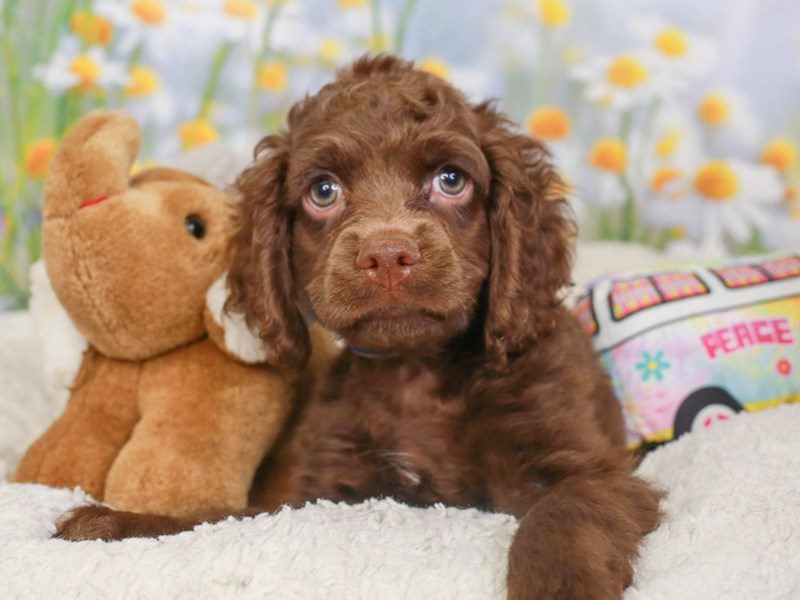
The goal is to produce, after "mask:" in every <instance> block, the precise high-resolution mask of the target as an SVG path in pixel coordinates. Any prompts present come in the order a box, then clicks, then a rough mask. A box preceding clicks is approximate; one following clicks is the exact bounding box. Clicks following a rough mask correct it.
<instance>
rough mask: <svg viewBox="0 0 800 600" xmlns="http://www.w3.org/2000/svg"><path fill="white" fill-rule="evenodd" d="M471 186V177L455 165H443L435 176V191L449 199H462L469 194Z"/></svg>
mask: <svg viewBox="0 0 800 600" xmlns="http://www.w3.org/2000/svg"><path fill="white" fill-rule="evenodd" d="M471 187H472V186H471V185H470V180H469V177H467V175H466V174H465V173H464V172H463V171H461V170H460V169H457V168H455V167H451V166H445V167H442V168H441V169H439V171H438V172H437V173H436V175H434V177H433V189H434V192H436V194H438V195H440V196H443V197H444V198H447V199H452V200H461V199H463V198H465V197H466V196H467V195H468V194H469V191H470V188H471Z"/></svg>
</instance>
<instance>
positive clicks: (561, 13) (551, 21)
mask: <svg viewBox="0 0 800 600" xmlns="http://www.w3.org/2000/svg"><path fill="white" fill-rule="evenodd" d="M538 5H539V6H538V8H539V17H540V18H541V19H542V23H544V25H545V26H546V27H563V26H564V25H566V24H567V23H569V18H570V14H571V13H570V8H569V6H568V5H567V3H566V2H564V0H539V1H538Z"/></svg>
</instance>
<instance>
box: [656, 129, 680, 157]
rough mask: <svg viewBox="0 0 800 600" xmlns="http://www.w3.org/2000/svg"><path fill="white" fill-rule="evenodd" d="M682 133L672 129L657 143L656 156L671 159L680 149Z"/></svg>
mask: <svg viewBox="0 0 800 600" xmlns="http://www.w3.org/2000/svg"><path fill="white" fill-rule="evenodd" d="M681 137H682V136H681V132H680V130H678V129H670V130H669V131H667V133H665V134H664V135H663V136H662V137H661V139H659V140H658V141H657V142H656V147H655V150H656V154H658V156H660V157H661V158H671V157H672V155H674V154H675V150H677V149H678V144H680V142H681Z"/></svg>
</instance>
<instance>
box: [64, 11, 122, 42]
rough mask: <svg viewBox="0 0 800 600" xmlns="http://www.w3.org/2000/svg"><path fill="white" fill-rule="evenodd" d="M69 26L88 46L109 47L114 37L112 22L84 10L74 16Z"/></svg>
mask: <svg viewBox="0 0 800 600" xmlns="http://www.w3.org/2000/svg"><path fill="white" fill-rule="evenodd" d="M69 26H70V29H72V32H73V33H74V34H75V35H77V36H78V37H79V38H81V41H83V43H84V44H86V45H87V46H108V45H109V44H110V43H111V40H112V38H113V37H114V26H113V25H112V24H111V21H109V20H108V19H104V18H103V17H100V16H98V15H93V14H91V13H88V12H85V11H82V10H79V11H77V12H75V14H73V15H72V18H71V19H70V21H69Z"/></svg>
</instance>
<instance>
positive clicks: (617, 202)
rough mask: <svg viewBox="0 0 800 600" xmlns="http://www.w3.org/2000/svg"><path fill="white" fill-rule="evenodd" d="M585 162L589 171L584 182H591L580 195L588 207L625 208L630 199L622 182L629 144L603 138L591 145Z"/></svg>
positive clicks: (626, 164)
mask: <svg viewBox="0 0 800 600" xmlns="http://www.w3.org/2000/svg"><path fill="white" fill-rule="evenodd" d="M586 160H587V166H588V168H587V169H586V171H585V177H586V179H585V181H587V182H588V187H586V188H584V189H583V190H581V194H580V195H581V196H582V197H584V198H586V200H587V202H588V203H589V204H593V205H595V206H598V207H599V208H602V209H612V208H619V207H620V206H622V205H623V204H624V203H625V200H626V198H627V190H626V189H625V185H624V183H623V177H624V175H625V173H626V171H627V169H628V147H627V146H626V144H625V143H624V142H623V141H622V140H620V139H617V138H610V137H607V138H601V139H599V140H597V141H596V142H595V143H594V144H593V145H592V147H591V148H590V150H589V152H588V155H587V157H586ZM579 189H580V188H579Z"/></svg>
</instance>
